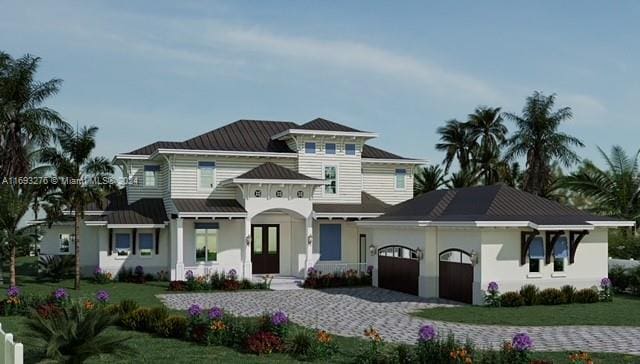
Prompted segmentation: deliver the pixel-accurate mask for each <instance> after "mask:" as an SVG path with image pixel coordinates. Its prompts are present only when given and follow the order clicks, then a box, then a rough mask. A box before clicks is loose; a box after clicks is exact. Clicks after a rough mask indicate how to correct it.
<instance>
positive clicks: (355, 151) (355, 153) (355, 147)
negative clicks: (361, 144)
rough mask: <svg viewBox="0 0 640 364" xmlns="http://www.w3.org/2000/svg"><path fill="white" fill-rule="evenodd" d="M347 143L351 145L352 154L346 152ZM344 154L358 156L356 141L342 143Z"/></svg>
mask: <svg viewBox="0 0 640 364" xmlns="http://www.w3.org/2000/svg"><path fill="white" fill-rule="evenodd" d="M347 145H353V154H348V153H347ZM344 155H345V156H347V157H357V156H358V143H344Z"/></svg>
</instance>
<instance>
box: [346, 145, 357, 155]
mask: <svg viewBox="0 0 640 364" xmlns="http://www.w3.org/2000/svg"><path fill="white" fill-rule="evenodd" d="M344 154H346V155H356V145H355V144H345V145H344Z"/></svg>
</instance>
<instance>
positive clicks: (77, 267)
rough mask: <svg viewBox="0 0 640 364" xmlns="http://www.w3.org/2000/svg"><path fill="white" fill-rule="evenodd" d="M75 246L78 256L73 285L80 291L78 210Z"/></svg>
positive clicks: (76, 211) (76, 213) (76, 210)
mask: <svg viewBox="0 0 640 364" xmlns="http://www.w3.org/2000/svg"><path fill="white" fill-rule="evenodd" d="M74 225H75V226H74V242H75V243H74V245H75V254H76V274H75V280H74V283H73V288H74V289H80V215H79V214H78V209H77V208H76V209H75V224H74Z"/></svg>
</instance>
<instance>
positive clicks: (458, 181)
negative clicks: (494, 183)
mask: <svg viewBox="0 0 640 364" xmlns="http://www.w3.org/2000/svg"><path fill="white" fill-rule="evenodd" d="M478 181H480V174H479V173H478V171H476V170H470V169H465V170H460V171H458V172H456V173H452V174H451V177H450V178H449V180H448V181H447V187H449V188H462V187H473V186H477V185H478Z"/></svg>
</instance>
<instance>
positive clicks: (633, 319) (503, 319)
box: [415, 295, 640, 326]
mask: <svg viewBox="0 0 640 364" xmlns="http://www.w3.org/2000/svg"><path fill="white" fill-rule="evenodd" d="M415 315H417V316H419V317H423V318H428V319H432V320H438V321H449V322H464V323H468V324H484V325H515V326H557V325H610V326H640V297H633V296H629V295H617V296H615V297H614V299H613V302H598V303H591V304H577V303H576V304H570V305H557V306H523V307H500V308H490V307H482V306H465V307H455V308H432V309H424V310H420V311H419V312H417V313H416V314H415Z"/></svg>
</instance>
